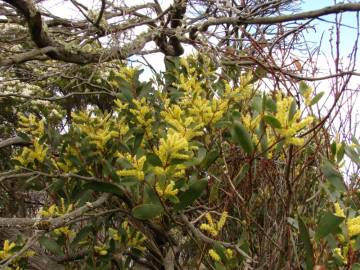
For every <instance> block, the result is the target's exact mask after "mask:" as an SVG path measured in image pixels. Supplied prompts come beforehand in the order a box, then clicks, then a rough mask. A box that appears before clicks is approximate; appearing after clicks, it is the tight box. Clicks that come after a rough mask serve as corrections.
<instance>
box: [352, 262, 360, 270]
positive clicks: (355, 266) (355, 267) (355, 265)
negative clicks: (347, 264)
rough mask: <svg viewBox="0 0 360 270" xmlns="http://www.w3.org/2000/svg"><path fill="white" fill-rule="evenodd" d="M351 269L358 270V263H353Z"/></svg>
mask: <svg viewBox="0 0 360 270" xmlns="http://www.w3.org/2000/svg"><path fill="white" fill-rule="evenodd" d="M351 270H360V263H355V264H353V265H352V266H351Z"/></svg>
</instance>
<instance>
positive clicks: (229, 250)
mask: <svg viewBox="0 0 360 270" xmlns="http://www.w3.org/2000/svg"><path fill="white" fill-rule="evenodd" d="M225 253H226V257H227V258H229V259H231V258H232V257H233V256H234V252H233V251H232V250H231V249H230V248H227V249H226V252H225Z"/></svg>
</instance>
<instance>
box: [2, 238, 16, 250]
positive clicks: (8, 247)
mask: <svg viewBox="0 0 360 270" xmlns="http://www.w3.org/2000/svg"><path fill="white" fill-rule="evenodd" d="M15 246H16V245H15V243H12V242H10V241H9V240H5V241H4V247H3V250H4V251H5V252H10V251H11V250H12V249H13V248H14V247H15Z"/></svg>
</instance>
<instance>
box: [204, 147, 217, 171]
mask: <svg viewBox="0 0 360 270" xmlns="http://www.w3.org/2000/svg"><path fill="white" fill-rule="evenodd" d="M219 156H220V152H219V150H217V149H215V150H212V151H210V152H208V153H207V154H206V156H205V158H204V159H203V161H202V163H201V167H202V168H204V170H207V169H208V168H209V167H210V165H211V164H213V163H214V162H215V160H217V158H218V157H219Z"/></svg>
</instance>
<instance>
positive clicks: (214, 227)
mask: <svg viewBox="0 0 360 270" xmlns="http://www.w3.org/2000/svg"><path fill="white" fill-rule="evenodd" d="M227 216H228V213H227V212H226V211H225V212H223V213H222V214H221V217H220V219H219V221H218V222H217V224H215V223H214V221H213V219H212V217H211V215H210V213H206V214H205V218H206V220H207V222H208V223H207V224H206V223H202V224H201V225H200V229H201V230H203V231H207V232H208V233H210V234H211V235H212V236H217V235H218V234H219V232H220V231H221V229H222V228H223V227H224V225H225V222H226V219H227Z"/></svg>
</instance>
